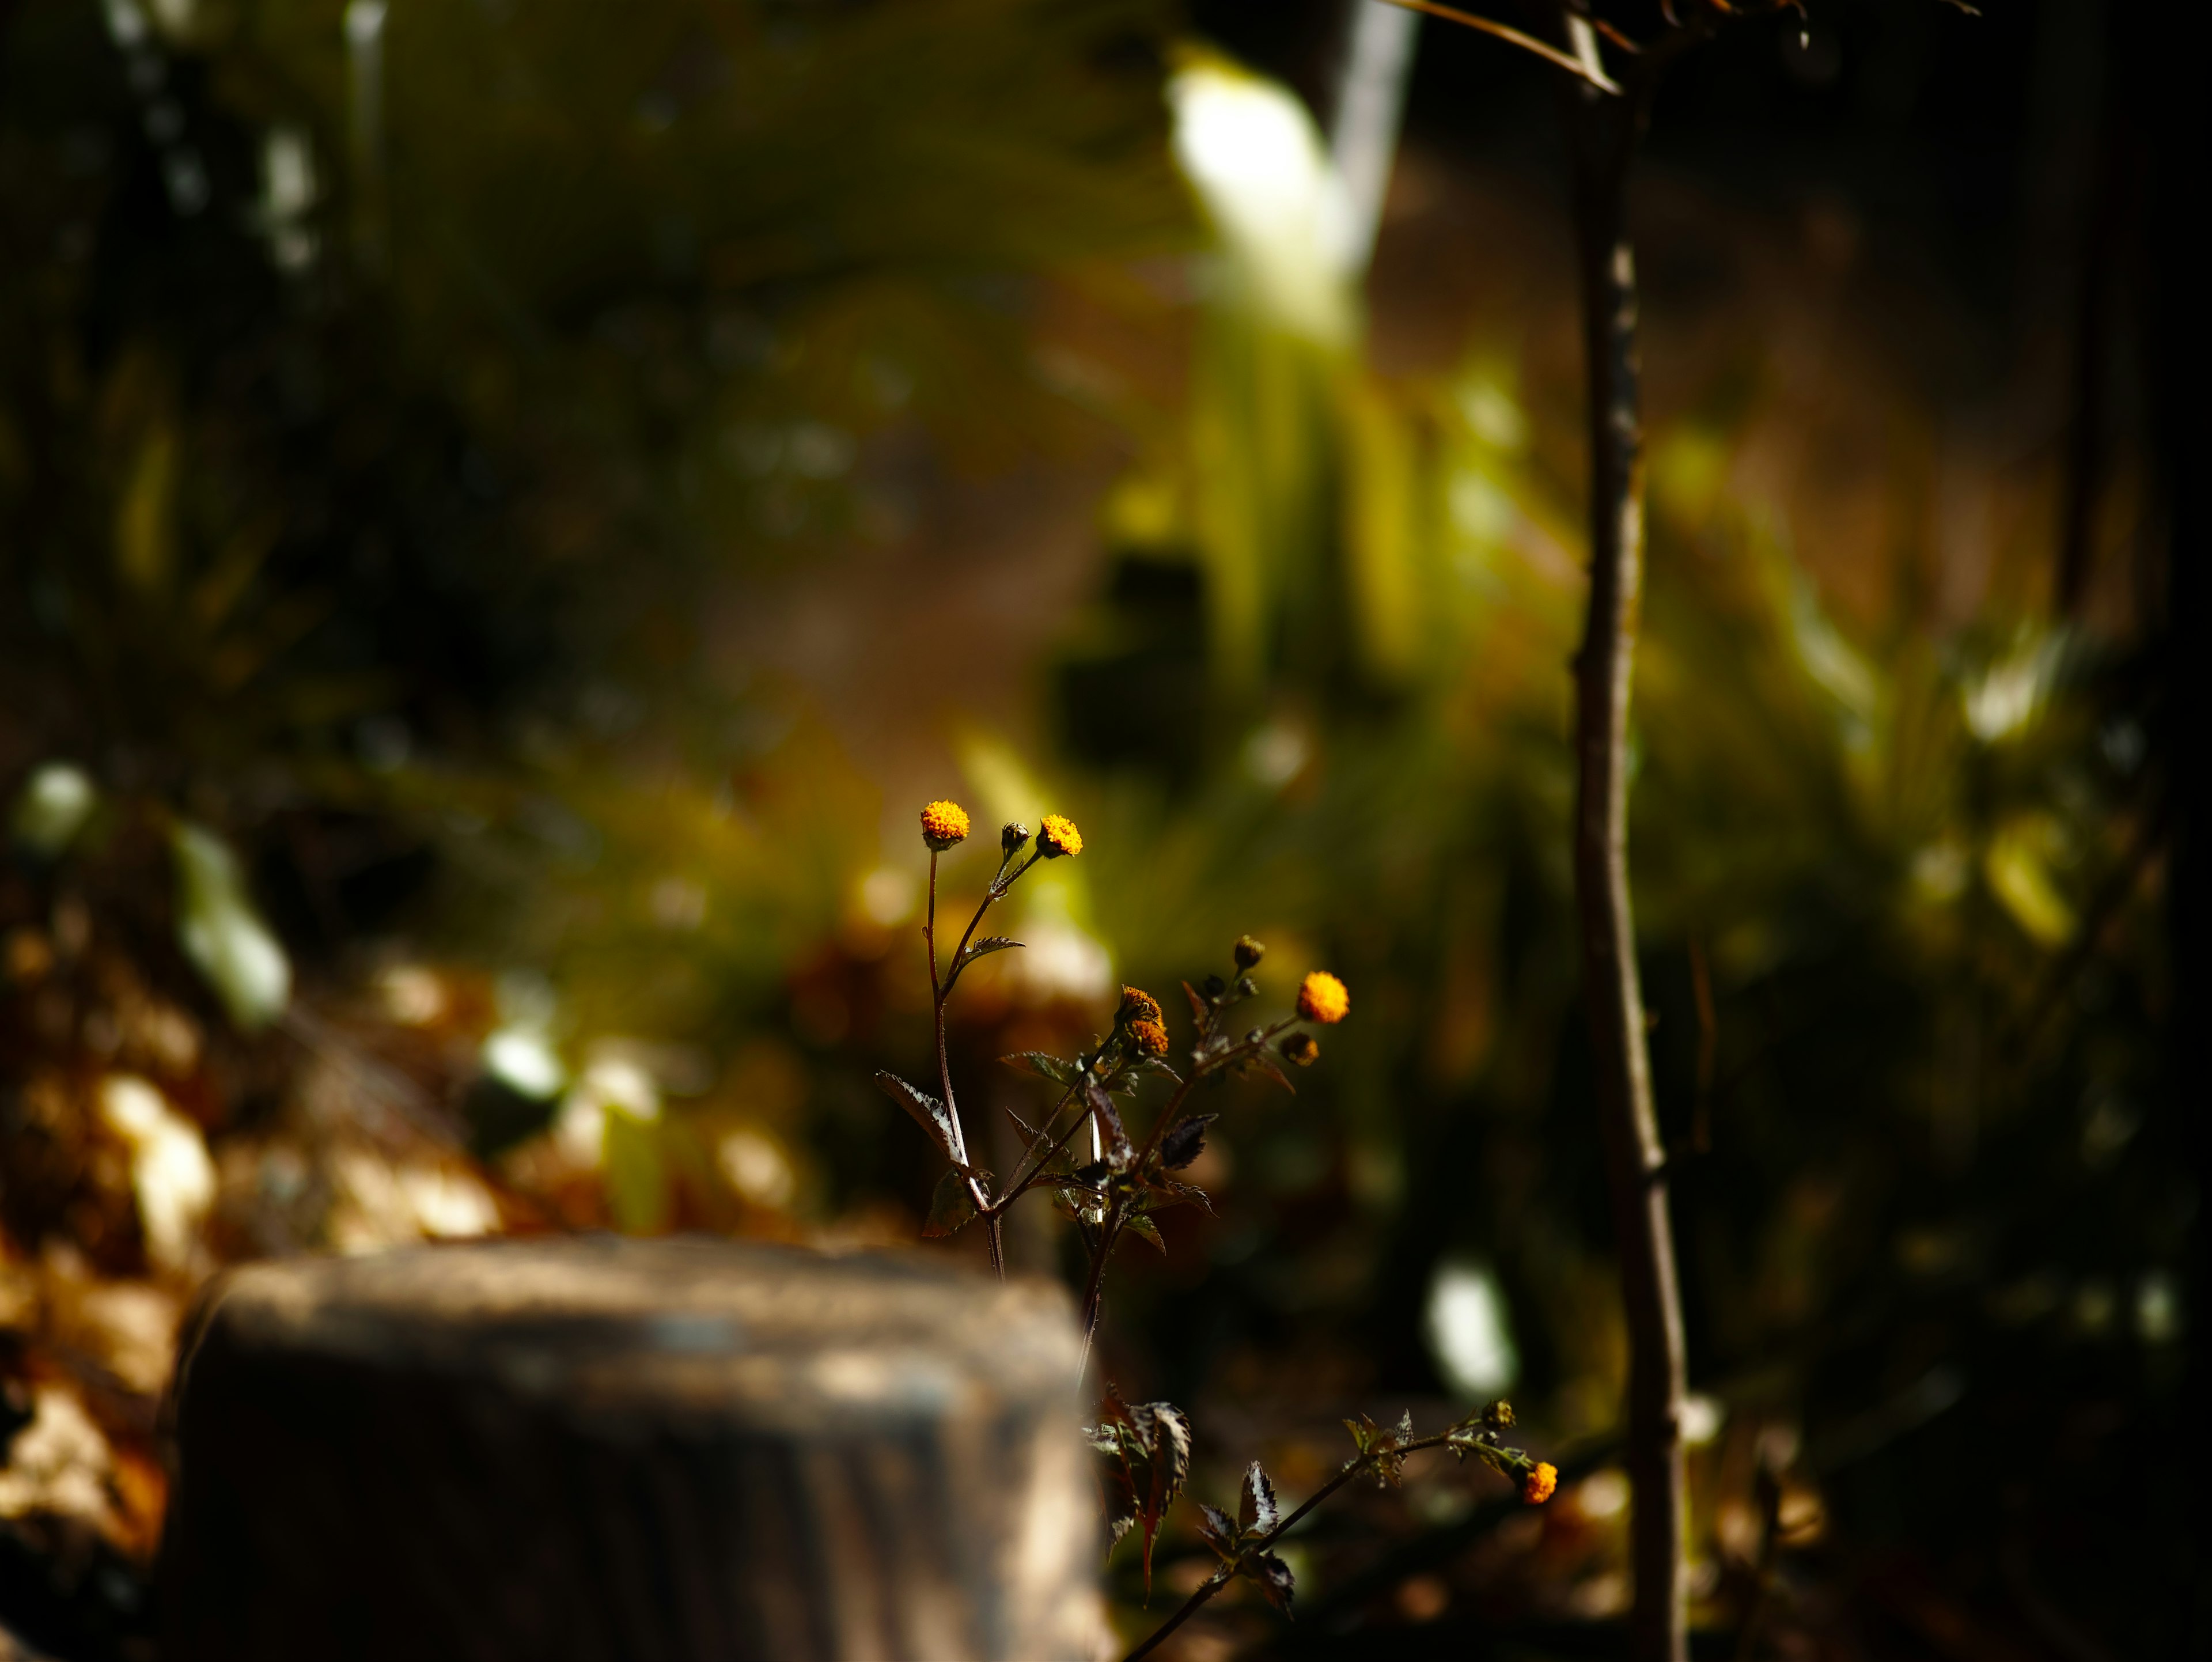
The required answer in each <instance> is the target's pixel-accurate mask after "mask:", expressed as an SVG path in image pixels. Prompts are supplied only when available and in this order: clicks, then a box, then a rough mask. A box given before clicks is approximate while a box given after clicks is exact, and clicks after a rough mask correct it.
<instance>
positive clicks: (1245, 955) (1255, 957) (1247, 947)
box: [1237, 934, 1267, 970]
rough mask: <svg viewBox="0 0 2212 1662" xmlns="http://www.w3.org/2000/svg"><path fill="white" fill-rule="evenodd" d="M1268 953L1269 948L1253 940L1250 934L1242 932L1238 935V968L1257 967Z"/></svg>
mask: <svg viewBox="0 0 2212 1662" xmlns="http://www.w3.org/2000/svg"><path fill="white" fill-rule="evenodd" d="M1266 956H1267V948H1266V947H1262V946H1261V944H1260V943H1259V942H1258V941H1255V940H1253V939H1252V937H1251V936H1250V935H1249V934H1240V935H1238V936H1237V968H1238V969H1240V970H1249V969H1253V968H1255V967H1257V965H1259V962H1260V960H1261V959H1263V958H1265V957H1266Z"/></svg>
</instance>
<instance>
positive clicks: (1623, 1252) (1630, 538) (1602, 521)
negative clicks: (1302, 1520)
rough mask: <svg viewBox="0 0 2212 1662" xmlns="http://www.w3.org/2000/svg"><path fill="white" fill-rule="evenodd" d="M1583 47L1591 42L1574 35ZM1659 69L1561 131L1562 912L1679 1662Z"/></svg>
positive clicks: (1632, 1420)
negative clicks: (1649, 804)
mask: <svg viewBox="0 0 2212 1662" xmlns="http://www.w3.org/2000/svg"><path fill="white" fill-rule="evenodd" d="M1571 21H1576V20H1571ZM1579 33H1581V34H1582V35H1583V37H1584V38H1585V39H1587V36H1588V33H1589V31H1588V25H1587V22H1586V21H1585V22H1584V23H1583V27H1582V29H1581V30H1580V31H1579ZM1684 33H1686V31H1678V32H1677V33H1675V34H1673V35H1670V36H1668V37H1666V38H1664V39H1663V40H1662V42H1661V43H1660V44H1661V46H1662V47H1666V46H1674V50H1677V51H1678V50H1680V46H1679V45H1677V44H1676V43H1678V42H1680V40H1681V38H1682V35H1683V34H1684ZM1671 56H1673V52H1671V51H1670V52H1664V53H1663V54H1662V53H1661V52H1654V53H1653V54H1651V55H1650V56H1648V57H1647V58H1645V59H1644V61H1643V63H1642V64H1639V74H1638V76H1637V82H1638V97H1636V98H1635V99H1634V100H1623V101H1622V102H1620V103H1614V102H1609V101H1607V100H1599V99H1596V98H1595V97H1593V96H1592V95H1591V94H1589V92H1588V91H1587V90H1584V91H1583V92H1582V93H1581V94H1580V95H1579V96H1577V97H1575V98H1573V99H1572V100H1571V109H1570V113H1569V119H1568V124H1569V128H1570V131H1571V137H1572V140H1573V149H1574V161H1575V233H1576V243H1577V254H1578V258H1579V264H1580V276H1581V290H1582V307H1583V352H1584V357H1585V364H1584V368H1585V372H1586V374H1587V378H1588V387H1589V412H1588V422H1589V455H1590V507H1589V513H1590V578H1589V612H1588V618H1587V622H1586V625H1585V629H1584V633H1583V643H1582V647H1581V649H1580V650H1579V651H1578V652H1577V654H1576V656H1575V661H1574V669H1575V684H1576V721H1575V743H1576V752H1577V784H1576V811H1575V894H1576V899H1577V910H1578V911H1579V913H1580V916H1581V934H1582V963H1583V998H1584V1001H1585V1004H1586V1007H1587V1010H1588V1014H1589V1027H1590V1038H1591V1045H1592V1049H1593V1050H1594V1051H1595V1064H1596V1067H1595V1072H1596V1084H1597V1098H1598V1117H1599V1122H1600V1127H1601V1133H1602V1135H1603V1140H1604V1143H1605V1151H1606V1166H1607V1178H1608V1186H1609V1188H1610V1189H1611V1191H1612V1199H1613V1234H1614V1239H1615V1245H1616V1250H1617V1251H1619V1253H1620V1284H1621V1296H1622V1302H1623V1304H1624V1306H1626V1313H1627V1318H1628V1329H1629V1381H1628V1468H1629V1475H1630V1477H1631V1480H1632V1483H1633V1485H1634V1489H1633V1493H1634V1495H1635V1511H1634V1514H1633V1517H1632V1525H1631V1527H1632V1562H1633V1565H1634V1580H1635V1586H1636V1604H1635V1609H1634V1612H1633V1614H1632V1618H1631V1629H1632V1655H1633V1656H1634V1657H1635V1658H1636V1659H1638V1662H1683V1659H1685V1658H1686V1656H1687V1654H1688V1627H1687V1617H1688V1607H1687V1599H1686V1594H1687V1586H1686V1573H1685V1572H1686V1566H1685V1564H1684V1561H1683V1554H1682V1529H1683V1518H1682V1513H1683V1498H1684V1497H1683V1464H1682V1434H1681V1409H1682V1395H1683V1390H1684V1366H1683V1342H1682V1313H1681V1299H1680V1291H1679V1288H1678V1287H1677V1285H1676V1279H1675V1270H1674V1236H1673V1233H1672V1232H1671V1229H1670V1227H1669V1225H1668V1208H1667V1179H1666V1154H1665V1149H1664V1147H1663V1145H1662V1143H1661V1141H1660V1137H1659V1124H1658V1117H1657V1115H1656V1111H1654V1108H1653V1105H1652V1096H1651V1075H1650V1057H1649V1056H1648V1054H1647V1053H1646V1050H1645V1048H1644V989H1643V987H1642V984H1641V983H1640V981H1639V979H1638V974H1637V966H1636V931H1635V925H1634V921H1633V918H1632V912H1631V907H1630V899H1629V887H1628V770H1627V728H1628V699H1629V684H1630V673H1631V669H1632V665H1633V662H1634V658H1635V650H1636V625H1637V612H1638V594H1639V591H1640V589H1641V587H1642V583H1643V575H1644V468H1643V454H1642V452H1643V417H1642V411H1641V409H1640V407H1639V399H1638V351H1637V288H1636V262H1635V252H1634V248H1633V247H1632V244H1631V241H1630V240H1629V235H1628V227H1627V186H1628V172H1629V164H1630V161H1631V160H1632V157H1633V155H1634V152H1635V147H1636V143H1637V140H1638V137H1639V131H1638V130H1639V128H1640V127H1641V125H1642V122H1643V118H1644V109H1645V106H1646V100H1647V98H1648V95H1649V91H1650V87H1651V86H1652V84H1653V77H1654V76H1655V75H1656V67H1657V65H1656V64H1655V62H1654V59H1660V60H1662V61H1663V58H1666V57H1671Z"/></svg>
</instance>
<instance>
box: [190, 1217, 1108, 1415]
mask: <svg viewBox="0 0 2212 1662" xmlns="http://www.w3.org/2000/svg"><path fill="white" fill-rule="evenodd" d="M215 1325H220V1326H221V1327H222V1328H223V1329H224V1330H226V1334H227V1336H228V1339H229V1340H230V1342H233V1343H236V1344H239V1345H240V1346H242V1347H244V1348H246V1349H249V1350H254V1351H262V1352H264V1353H267V1352H280V1353H281V1352H289V1353H291V1354H294V1355H298V1356H300V1357H301V1359H302V1360H306V1359H307V1358H310V1357H313V1356H318V1355H319V1356H326V1357H329V1358H331V1360H333V1361H336V1360H339V1359H343V1360H346V1361H350V1362H352V1363H354V1364H356V1365H366V1366H368V1367H371V1368H372V1369H374V1368H379V1367H383V1368H390V1369H392V1370H394V1371H399V1372H407V1373H416V1372H422V1371H430V1372H447V1371H452V1372H454V1373H462V1374H467V1375H471V1376H473V1377H475V1378H477V1379H497V1380H499V1381H500V1382H501V1383H502V1384H504V1385H506V1386H507V1387H508V1388H509V1389H510V1390H512V1391H515V1392H517V1393H519V1394H522V1395H526V1396H532V1397H559V1398H560V1399H562V1401H564V1402H567V1403H569V1404H571V1405H573V1406H574V1408H576V1409H580V1410H582V1411H585V1412H594V1413H600V1412H608V1411H619V1410H620V1409H622V1408H623V1406H624V1405H626V1404H628V1405H633V1406H635V1407H637V1408H640V1409H650V1410H651V1411H652V1412H653V1413H654V1414H656V1415H665V1414H666V1413H668V1412H671V1410H681V1409H684V1408H686V1407H688V1408H690V1409H693V1410H695V1411H698V1412H702V1413H708V1414H714V1415H733V1416H736V1417H741V1418H743V1419H744V1420H745V1421H747V1422H750V1423H752V1424H754V1425H757V1426H758V1425H762V1424H763V1422H785V1423H786V1425H787V1429H791V1430H799V1429H802V1428H803V1425H802V1424H801V1423H799V1422H829V1421H836V1420H839V1419H843V1418H848V1417H851V1416H854V1415H858V1416H863V1417H866V1418H868V1419H871V1420H880V1419H881V1418H882V1416H884V1415H887V1414H888V1415H892V1416H894V1417H896V1416H897V1415H900V1414H901V1413H902V1412H904V1413H910V1414H915V1415H923V1416H926V1417H929V1418H935V1417H938V1416H939V1415H943V1414H944V1413H945V1411H946V1409H948V1408H949V1407H951V1402H950V1400H949V1399H950V1398H951V1397H954V1396H957V1395H961V1394H965V1393H968V1392H971V1391H982V1392H984V1393H985V1394H987V1395H989V1396H994V1397H1014V1398H1024V1397H1032V1396H1034V1395H1035V1394H1036V1393H1038V1392H1040V1391H1047V1392H1048V1391H1052V1390H1053V1389H1054V1387H1055V1386H1059V1387H1060V1388H1061V1389H1065V1390H1066V1391H1068V1392H1069V1393H1070V1397H1071V1405H1072V1403H1073V1388H1074V1379H1075V1373H1076V1368H1077V1366H1078V1363H1079V1349H1080V1341H1079V1336H1078V1334H1077V1330H1076V1327H1075V1324H1074V1320H1073V1310H1072V1307H1071V1305H1070V1302H1069V1300H1068V1298H1067V1295H1066V1291H1065V1290H1064V1289H1063V1288H1060V1287H1059V1286H1057V1285H1056V1284H1054V1283H1051V1282H1042V1281H1036V1280H1019V1281H1014V1282H1008V1283H1006V1284H1005V1285H1003V1286H1001V1285H999V1284H996V1283H994V1282H988V1281H986V1280H985V1279H983V1278H982V1277H981V1276H978V1275H975V1274H974V1273H973V1272H971V1271H969V1270H966V1269H961V1268H958V1267H957V1266H951V1265H944V1264H938V1263H931V1262H929V1261H928V1260H927V1258H924V1257H921V1256H919V1255H915V1254H892V1253H855V1254H851V1255H845V1256H833V1255H828V1254H823V1253H819V1252H814V1251H807V1250H805V1249H804V1248H800V1247H792V1246H781V1245H765V1244H760V1243H746V1242H729V1241H719V1240H708V1239H667V1240H633V1239H615V1238H611V1237H605V1238H582V1239H575V1238H570V1239H551V1240H544V1241H500V1242H484V1243H480V1244H469V1245H451V1246H441V1247H435V1248H416V1249H409V1250H405V1251H395V1252H387V1253H379V1254H374V1255H371V1256H368V1257H353V1258H295V1259H289V1260H285V1261H282V1262H276V1263H263V1264H253V1265H249V1266H247V1267H246V1268H244V1269H239V1270H236V1271H234V1272H233V1273H232V1274H231V1275H228V1276H227V1277H225V1278H224V1280H223V1282H222V1283H221V1284H219V1286H218V1287H217V1288H216V1289H215V1291H214V1293H213V1294H212V1296H211V1298H210V1301H209V1305H208V1306H207V1316H206V1319H205V1320H204V1322H203V1323H202V1324H200V1327H201V1330H202V1331H203V1332H204V1331H206V1330H208V1329H209V1328H210V1327H211V1326H215ZM185 1367H186V1369H187V1370H189V1367H190V1361H189V1360H188V1361H187V1362H186V1364H185Z"/></svg>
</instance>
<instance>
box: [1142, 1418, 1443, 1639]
mask: <svg viewBox="0 0 2212 1662" xmlns="http://www.w3.org/2000/svg"><path fill="white" fill-rule="evenodd" d="M1450 1440H1451V1434H1450V1433H1449V1431H1440V1432H1438V1433H1437V1434H1435V1435H1434V1436H1432V1437H1420V1438H1416V1439H1415V1440H1413V1441H1412V1442H1410V1443H1407V1445H1406V1446H1404V1447H1403V1448H1398V1449H1391V1450H1389V1451H1387V1452H1388V1453H1389V1457H1390V1458H1393V1459H1396V1458H1399V1457H1400V1456H1401V1455H1407V1454H1418V1453H1419V1452H1421V1451H1422V1450H1423V1449H1429V1448H1442V1447H1443V1446H1444V1445H1445V1444H1446V1443H1448V1442H1449V1441H1450ZM1381 1458H1383V1451H1378V1452H1376V1453H1373V1454H1363V1455H1360V1456H1359V1457H1358V1458H1357V1459H1353V1460H1349V1461H1347V1462H1346V1464H1345V1466H1344V1469H1343V1470H1341V1471H1340V1472H1338V1473H1337V1474H1336V1476H1334V1477H1332V1478H1330V1479H1329V1480H1328V1482H1326V1483H1323V1484H1322V1486H1321V1487H1320V1488H1317V1489H1316V1490H1315V1491H1314V1492H1313V1493H1312V1494H1311V1495H1308V1496H1307V1497H1306V1499H1305V1502H1304V1505H1302V1506H1300V1507H1298V1509H1297V1511H1295V1512H1293V1513H1290V1514H1289V1515H1288V1516H1286V1517H1285V1518H1284V1519H1281V1520H1280V1521H1279V1523H1277V1524H1276V1525H1275V1526H1274V1528H1273V1529H1271V1530H1269V1531H1267V1533H1266V1534H1265V1535H1262V1536H1261V1537H1258V1538H1257V1539H1256V1540H1254V1541H1250V1542H1248V1543H1245V1546H1244V1549H1243V1551H1244V1554H1245V1555H1250V1554H1252V1553H1255V1552H1265V1551H1266V1550H1267V1549H1268V1548H1270V1547H1272V1546H1273V1545H1274V1544H1275V1543H1276V1542H1277V1541H1279V1540H1280V1539H1281V1538H1282V1537H1284V1536H1285V1535H1286V1534H1288V1533H1289V1532H1290V1531H1291V1529H1292V1528H1293V1527H1295V1526H1296V1525H1297V1524H1298V1522H1299V1521H1300V1520H1301V1519H1304V1517H1305V1515H1306V1514H1307V1513H1310V1512H1311V1511H1312V1510H1313V1509H1314V1508H1315V1507H1317V1506H1319V1505H1320V1504H1321V1503H1322V1501H1326V1500H1328V1497H1329V1496H1330V1495H1334V1494H1335V1493H1336V1492H1337V1490H1339V1489H1340V1488H1343V1487H1344V1486H1345V1485H1346V1483H1348V1482H1351V1481H1352V1479H1353V1478H1355V1477H1357V1476H1359V1475H1360V1474H1361V1473H1363V1472H1364V1471H1366V1470H1368V1469H1369V1468H1370V1467H1371V1466H1373V1465H1374V1464H1375V1463H1376V1461H1377V1460H1379V1459H1381ZM1236 1578H1237V1567H1236V1565H1234V1564H1224V1565H1223V1566H1222V1567H1221V1568H1219V1569H1218V1570H1216V1571H1214V1573H1213V1574H1212V1575H1210V1576H1208V1577H1207V1578H1206V1580H1204V1581H1201V1582H1200V1584H1199V1586H1198V1589H1197V1591H1196V1592H1193V1593H1192V1594H1191V1596H1190V1597H1189V1598H1187V1599H1185V1600H1184V1601H1183V1604H1182V1609H1180V1610H1177V1611H1176V1613H1175V1614H1174V1615H1173V1616H1170V1617H1168V1619H1167V1620H1166V1621H1165V1622H1162V1623H1161V1624H1160V1625H1159V1626H1158V1628H1156V1629H1153V1630H1152V1633H1151V1634H1150V1635H1147V1636H1146V1639H1145V1641H1144V1642H1143V1643H1141V1644H1139V1646H1138V1647H1136V1649H1134V1650H1133V1651H1131V1652H1130V1653H1128V1655H1127V1656H1126V1657H1124V1658H1123V1659H1122V1662H1139V1659H1140V1658H1143V1657H1146V1656H1150V1655H1151V1654H1152V1653H1153V1651H1155V1650H1157V1649H1158V1647H1159V1646H1160V1645H1161V1643H1162V1642H1163V1641H1164V1640H1165V1639H1166V1638H1167V1636H1168V1635H1170V1634H1171V1633H1173V1632H1174V1631H1175V1630H1176V1629H1177V1628H1179V1627H1181V1626H1182V1624H1183V1623H1184V1622H1188V1621H1189V1620H1190V1618H1191V1617H1192V1616H1195V1615H1196V1614H1197V1613H1198V1612H1199V1610H1201V1609H1202V1608H1204V1606H1205V1604H1206V1601H1207V1600H1208V1599H1210V1598H1212V1597H1213V1595H1214V1594H1215V1593H1217V1592H1220V1591H1221V1590H1222V1588H1224V1587H1225V1586H1228V1585H1229V1584H1230V1582H1231V1581H1232V1580H1236Z"/></svg>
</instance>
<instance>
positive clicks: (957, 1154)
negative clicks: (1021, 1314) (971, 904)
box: [921, 849, 1027, 1281]
mask: <svg viewBox="0 0 2212 1662" xmlns="http://www.w3.org/2000/svg"><path fill="white" fill-rule="evenodd" d="M1023 869H1024V870H1026V869H1027V868H1026V867H1024V868H1023ZM1003 872H1004V863H1003V862H1001V874H1002V875H1003ZM1016 875H1019V874H1018V873H1017V874H1016ZM1009 881H1011V880H1009ZM1004 892H1005V890H1004V889H1003V888H1002V887H1001V886H1000V882H999V880H998V879H996V878H994V879H993V880H992V884H991V887H990V888H989V889H987V890H986V891H985V892H984V895H983V904H981V905H980V906H978V907H977V908H976V909H975V916H974V917H972V918H970V919H969V921H968V928H967V931H966V933H965V934H962V936H961V937H960V946H959V948H958V949H957V951H956V952H955V953H953V955H952V962H951V965H950V966H949V968H948V969H947V971H946V973H945V977H944V978H943V979H942V980H939V977H938V973H937V850H936V849H931V850H930V851H929V910H928V913H927V916H926V919H925V921H924V922H923V924H922V928H921V933H922V937H923V939H924V940H926V941H927V942H928V943H929V996H930V1002H931V1005H932V1007H933V1008H932V1018H933V1024H934V1026H935V1027H936V1029H937V1087H938V1089H939V1090H940V1091H942V1092H943V1093H945V1118H946V1120H947V1121H948V1122H949V1123H951V1128H952V1149H951V1154H952V1158H953V1160H955V1161H956V1162H957V1164H958V1165H959V1166H960V1167H961V1170H962V1174H963V1181H964V1182H965V1183H966V1184H967V1185H968V1197H969V1200H970V1201H971V1202H974V1204H975V1210H976V1213H977V1214H978V1215H980V1216H981V1218H982V1219H983V1239H984V1244H985V1245H986V1247H987V1249H988V1251H989V1252H990V1257H991V1269H992V1270H993V1271H994V1273H995V1274H996V1275H998V1277H999V1279H1000V1281H1004V1280H1006V1251H1005V1245H1006V1244H1005V1240H1004V1239H1003V1235H1002V1232H1001V1227H1000V1222H999V1217H998V1214H997V1213H995V1212H994V1211H993V1210H992V1209H991V1196H990V1194H989V1191H987V1190H986V1189H985V1188H984V1187H983V1181H982V1179H981V1178H979V1177H977V1176H976V1175H975V1171H974V1169H973V1168H974V1163H973V1162H972V1161H971V1160H969V1158H968V1134H967V1132H966V1130H965V1129H963V1127H962V1125H961V1123H960V1107H959V1105H958V1104H957V1102H955V1101H954V1100H953V1097H952V1061H951V1052H950V1050H949V1049H948V1047H947V1044H946V1041H945V1001H947V1000H948V999H950V998H951V996H952V983H953V982H954V980H955V979H957V977H958V976H959V973H960V969H961V965H960V956H961V953H965V952H966V951H967V950H968V942H969V938H970V937H971V936H973V935H974V934H975V926H976V925H977V924H978V923H980V922H982V921H983V914H984V913H985V912H986V911H987V910H989V909H990V905H991V903H992V902H993V901H994V900H995V899H997V898H999V896H1000V895H1001V894H1003V893H1004Z"/></svg>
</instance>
